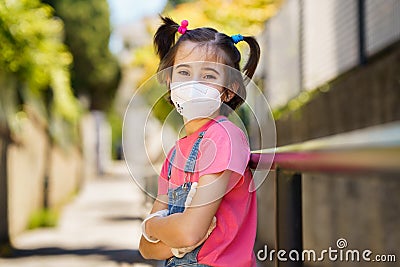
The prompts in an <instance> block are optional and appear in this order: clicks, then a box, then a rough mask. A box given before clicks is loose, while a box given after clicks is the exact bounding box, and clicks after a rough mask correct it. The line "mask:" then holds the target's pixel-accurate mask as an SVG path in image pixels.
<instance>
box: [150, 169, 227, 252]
mask: <svg viewBox="0 0 400 267" xmlns="http://www.w3.org/2000/svg"><path fill="white" fill-rule="evenodd" d="M232 174H235V173H233V172H231V171H229V170H226V171H224V172H220V173H216V174H207V175H203V176H202V177H200V179H199V183H198V188H197V192H196V194H195V195H194V197H193V201H192V204H191V207H188V208H186V209H185V211H184V212H183V213H175V214H172V215H169V216H167V217H163V218H161V217H155V218H152V219H150V220H149V221H147V223H146V229H147V234H148V235H150V236H152V237H154V238H157V239H160V240H161V241H162V242H164V243H165V244H166V245H167V246H169V247H174V248H179V247H189V246H192V245H195V244H196V243H198V242H199V241H200V240H201V239H202V238H203V237H204V236H205V235H206V233H207V230H208V228H209V226H210V224H211V221H212V218H213V217H214V215H215V213H216V212H217V210H218V207H219V205H220V203H221V200H222V197H223V196H224V194H225V193H226V189H227V185H228V182H229V179H230V177H231V175H232ZM217 224H218V221H217Z"/></svg>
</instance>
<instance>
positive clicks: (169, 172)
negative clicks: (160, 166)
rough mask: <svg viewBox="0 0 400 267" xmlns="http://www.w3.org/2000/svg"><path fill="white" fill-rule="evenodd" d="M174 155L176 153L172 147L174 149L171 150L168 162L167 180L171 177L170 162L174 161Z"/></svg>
mask: <svg viewBox="0 0 400 267" xmlns="http://www.w3.org/2000/svg"><path fill="white" fill-rule="evenodd" d="M175 155H176V148H175V147H174V150H173V151H172V154H171V158H170V160H169V164H168V181H169V180H170V179H171V171H172V163H173V162H174V159H175Z"/></svg>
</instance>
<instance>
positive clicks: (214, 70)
mask: <svg viewBox="0 0 400 267" xmlns="http://www.w3.org/2000/svg"><path fill="white" fill-rule="evenodd" d="M203 70H209V71H213V72H215V73H216V74H217V75H220V74H219V72H218V71H217V70H216V69H213V68H203Z"/></svg>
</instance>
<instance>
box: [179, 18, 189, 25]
mask: <svg viewBox="0 0 400 267" xmlns="http://www.w3.org/2000/svg"><path fill="white" fill-rule="evenodd" d="M188 25H189V22H188V21H187V20H186V19H184V20H182V22H181V26H183V27H187V26H188Z"/></svg>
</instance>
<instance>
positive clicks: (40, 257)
mask: <svg viewBox="0 0 400 267" xmlns="http://www.w3.org/2000/svg"><path fill="white" fill-rule="evenodd" d="M149 209H150V207H149V206H148V205H146V204H145V197H144V195H143V193H142V192H141V191H140V189H139V188H138V187H137V186H136V184H135V183H134V181H133V180H132V179H131V178H130V176H129V175H128V173H127V171H126V168H125V163H124V162H118V163H115V164H114V166H113V168H112V173H111V174H108V175H106V176H104V177H99V178H98V179H96V180H93V181H89V182H87V183H86V185H85V186H84V187H83V188H82V190H81V192H80V194H79V195H78V196H77V197H76V198H75V199H74V201H73V202H71V203H70V204H68V205H67V206H66V207H65V208H64V209H63V213H62V216H61V218H60V221H59V224H58V226H57V227H56V228H48V229H37V230H31V231H26V232H24V233H23V234H21V235H19V236H18V237H17V238H15V240H13V245H14V247H15V248H16V250H15V253H14V256H15V257H14V258H8V259H4V258H0V266H1V267H3V266H4V267H14V266H18V267H53V266H54V267H64V266H65V267H80V266H85V267H91V266H93V267H94V266H96V267H115V266H120V267H125V266H130V267H151V266H157V264H156V262H149V261H146V260H144V259H143V258H142V257H141V256H140V254H139V252H138V250H137V248H138V243H139V237H140V223H141V221H142V218H143V216H145V214H146V213H147V212H148V211H149Z"/></svg>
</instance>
